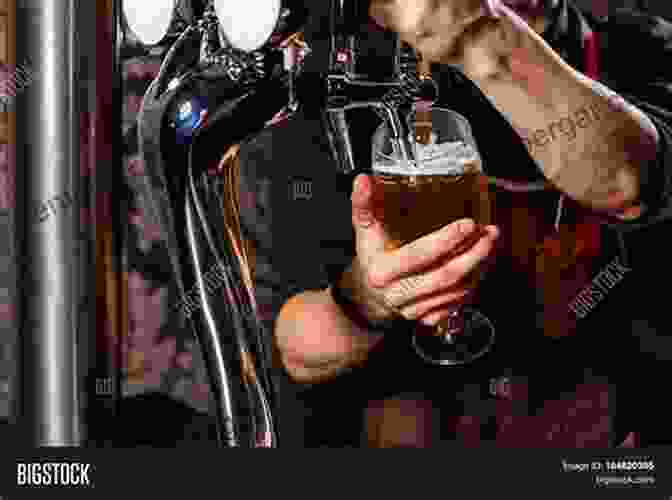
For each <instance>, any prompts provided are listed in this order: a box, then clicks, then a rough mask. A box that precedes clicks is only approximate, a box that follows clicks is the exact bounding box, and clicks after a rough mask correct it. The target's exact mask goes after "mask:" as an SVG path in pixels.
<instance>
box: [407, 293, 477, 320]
mask: <svg viewBox="0 0 672 500" xmlns="http://www.w3.org/2000/svg"><path fill="white" fill-rule="evenodd" d="M472 292H473V290H472V289H470V288H461V287H454V288H453V289H451V291H448V292H444V293H439V294H437V295H435V296H432V297H431V298H427V299H424V300H419V301H417V302H415V303H413V304H411V305H408V306H405V307H400V308H398V310H399V312H400V313H401V315H402V316H403V317H404V318H406V319H408V320H417V319H419V318H423V319H424V318H426V317H429V316H432V317H433V316H436V315H437V314H438V313H437V310H439V309H440V310H442V311H443V310H449V309H450V308H451V307H453V306H455V305H458V304H462V303H464V302H465V301H466V299H467V297H469V296H470V295H471V294H472ZM446 308H448V309H446Z"/></svg>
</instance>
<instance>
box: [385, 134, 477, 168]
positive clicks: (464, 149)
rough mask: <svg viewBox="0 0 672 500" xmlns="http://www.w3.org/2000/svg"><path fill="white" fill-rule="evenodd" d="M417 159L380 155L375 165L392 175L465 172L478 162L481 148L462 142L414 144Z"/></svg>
mask: <svg viewBox="0 0 672 500" xmlns="http://www.w3.org/2000/svg"><path fill="white" fill-rule="evenodd" d="M414 156H415V159H410V160H409V161H404V160H401V159H400V158H390V157H384V156H382V155H377V158H375V159H374V162H373V166H372V169H373V171H374V172H375V173H381V174H390V175H462V174H464V173H466V172H468V171H473V170H474V167H478V165H479V159H480V158H479V156H478V152H477V151H476V150H475V149H474V148H473V147H471V146H470V145H468V144H465V143H463V142H447V143H444V144H428V145H424V144H417V143H416V144H415V151H414Z"/></svg>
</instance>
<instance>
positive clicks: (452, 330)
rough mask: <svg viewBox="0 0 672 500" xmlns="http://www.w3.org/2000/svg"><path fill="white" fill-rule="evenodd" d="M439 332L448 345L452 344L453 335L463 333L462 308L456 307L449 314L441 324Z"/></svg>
mask: <svg viewBox="0 0 672 500" xmlns="http://www.w3.org/2000/svg"><path fill="white" fill-rule="evenodd" d="M439 330H440V332H441V335H443V337H444V339H445V341H446V342H448V343H452V342H453V340H454V339H453V336H454V335H459V334H460V333H462V332H463V331H464V316H463V315H462V306H458V307H456V308H455V309H453V310H452V311H451V312H450V315H449V316H448V317H447V318H446V319H445V320H444V321H443V322H442V323H441V326H440V327H439Z"/></svg>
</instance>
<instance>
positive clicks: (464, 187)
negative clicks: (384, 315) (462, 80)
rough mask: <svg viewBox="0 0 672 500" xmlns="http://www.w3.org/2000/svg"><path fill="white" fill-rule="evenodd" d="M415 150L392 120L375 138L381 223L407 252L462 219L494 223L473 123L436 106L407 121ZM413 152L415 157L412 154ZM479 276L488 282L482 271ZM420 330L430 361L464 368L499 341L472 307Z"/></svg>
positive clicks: (420, 344) (417, 336)
mask: <svg viewBox="0 0 672 500" xmlns="http://www.w3.org/2000/svg"><path fill="white" fill-rule="evenodd" d="M406 121H407V125H408V130H410V131H411V132H410V136H409V137H408V139H409V143H408V144H410V145H411V147H410V151H406V152H405V151H404V149H403V148H402V144H401V143H400V141H399V140H398V139H397V138H395V134H394V132H393V130H392V128H391V127H390V124H389V123H383V124H382V125H381V126H380V127H379V128H378V129H377V131H376V133H375V134H374V137H373V174H374V180H375V182H376V183H377V191H379V192H380V193H381V194H382V203H380V204H379V207H378V208H377V212H378V213H377V214H376V215H377V218H378V220H380V221H381V222H382V224H383V226H384V227H385V230H386V232H387V234H388V236H389V237H390V238H391V241H392V243H391V246H390V249H395V248H399V247H401V246H403V245H405V244H407V243H410V242H412V241H414V240H416V239H418V238H420V237H422V236H424V235H426V234H429V233H431V232H433V231H436V230H438V229H441V228H442V227H444V226H445V225H447V224H449V223H451V222H455V221H457V220H460V219H464V218H470V219H473V220H474V221H475V222H476V223H477V224H481V225H487V224H489V222H490V203H489V199H488V189H487V184H486V183H485V178H484V176H483V174H482V168H481V160H480V156H479V153H478V149H477V147H476V143H475V140H474V138H473V136H472V133H471V127H470V126H469V123H468V122H467V120H466V119H465V118H464V117H463V116H461V115H459V114H458V113H455V112H453V111H450V110H447V109H443V108H431V109H430V110H424V111H416V110H414V111H411V112H410V113H408V114H407V116H406ZM409 153H410V154H409ZM473 279H474V280H475V281H478V280H480V272H478V271H477V272H475V273H474V276H473ZM421 330H422V328H420V327H419V328H417V329H416V331H415V333H414V335H413V346H414V348H415V350H416V352H417V353H418V355H419V356H420V357H422V359H424V360H425V361H427V362H428V363H433V364H438V365H462V364H466V363H469V362H471V361H474V360H475V359H477V358H479V357H481V356H483V355H484V354H486V353H487V352H488V351H489V350H490V348H491V347H492V344H493V342H494V338H495V333H494V328H493V326H492V323H491V322H490V321H489V320H488V318H486V317H485V316H484V315H483V314H482V313H480V312H479V311H477V310H475V309H474V308H472V307H466V306H463V305H458V306H455V309H454V311H453V312H452V313H451V316H450V317H449V318H448V319H447V320H445V321H443V322H441V323H440V324H439V325H438V326H437V327H436V329H435V331H434V332H433V333H434V334H424V335H423V334H422V332H421Z"/></svg>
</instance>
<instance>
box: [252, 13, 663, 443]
mask: <svg viewBox="0 0 672 500" xmlns="http://www.w3.org/2000/svg"><path fill="white" fill-rule="evenodd" d="M554 16H555V17H554V21H553V22H552V23H551V25H550V27H549V29H548V30H547V32H546V33H545V34H544V36H545V39H546V40H547V41H548V42H549V43H550V44H551V45H552V46H553V47H554V49H555V50H556V51H557V52H558V53H560V54H561V55H562V56H563V57H564V58H565V59H566V60H567V61H568V62H569V63H570V64H571V65H572V66H574V67H575V68H577V69H578V70H580V71H585V68H584V67H583V65H584V51H583V46H582V36H583V33H584V32H585V30H586V29H591V28H592V29H593V30H595V31H597V32H598V34H599V35H600V38H599V39H600V60H601V65H600V66H601V72H600V80H601V81H602V82H603V83H604V84H605V85H607V86H608V87H609V88H611V89H612V90H614V91H616V92H618V93H619V94H621V95H622V96H623V97H624V98H626V99H627V100H628V101H629V102H631V103H633V104H635V105H636V106H638V107H639V109H641V110H642V111H644V112H645V113H646V114H647V115H648V116H649V118H650V119H651V120H652V122H653V123H654V124H655V126H656V128H657V129H658V132H659V133H660V144H659V154H658V155H657V157H656V158H655V160H652V161H650V162H648V163H646V164H644V165H642V169H643V171H642V180H643V185H642V199H643V201H644V202H645V204H646V205H647V207H648V210H647V212H646V214H645V215H644V216H643V217H642V218H640V219H638V220H637V221H634V222H614V221H610V222H606V221H600V223H599V224H596V223H595V221H594V220H593V219H591V218H590V215H589V214H587V213H586V211H583V212H582V211H581V210H580V209H579V208H578V207H576V206H569V205H568V208H567V210H566V215H564V216H563V217H565V220H564V221H563V224H566V225H567V227H571V228H573V229H572V231H574V233H571V234H577V231H579V229H577V228H583V229H586V228H588V229H586V230H588V231H589V232H590V231H593V233H591V234H592V236H591V237H590V238H587V239H586V240H585V242H586V243H585V244H584V247H587V248H583V250H582V251H581V252H579V255H578V256H577V258H576V259H574V261H573V262H572V263H571V264H570V265H569V266H568V267H567V268H565V269H564V270H562V271H558V272H559V273H560V274H558V276H556V277H555V278H553V277H549V276H548V274H549V272H550V271H548V269H551V268H553V265H554V263H553V261H552V257H549V256H547V255H546V254H544V253H543V252H541V253H540V251H539V248H540V247H539V246H538V243H539V242H543V241H544V235H547V234H550V233H549V232H548V231H547V230H546V229H545V228H548V227H552V225H553V221H554V218H555V215H556V210H557V204H558V200H559V194H558V193H557V192H556V193H554V192H542V193H531V194H520V193H517V194H513V193H506V192H502V191H498V192H495V191H496V190H494V189H493V190H492V192H493V200H494V201H493V202H494V204H495V222H496V223H497V224H498V225H500V226H501V227H502V238H501V239H502V241H503V242H504V243H502V244H503V245H505V246H506V245H509V246H511V245H514V246H515V244H516V242H517V241H518V240H519V239H520V238H523V236H522V235H525V237H528V238H530V239H532V240H534V239H536V240H537V241H536V242H533V243H531V244H530V245H528V246H527V247H524V248H525V250H524V251H523V254H522V255H521V254H518V255H515V252H514V254H512V255H508V256H507V255H504V256H503V257H502V258H498V261H497V265H496V266H495V267H494V269H492V270H491V271H489V272H488V274H487V276H486V277H485V279H484V281H483V283H482V284H481V286H480V288H479V300H478V308H479V309H480V310H481V311H482V312H484V313H485V314H486V315H487V316H488V317H489V318H490V319H491V320H492V322H493V323H494V325H495V328H496V334H497V340H496V344H495V347H494V349H493V351H492V352H491V354H489V355H488V356H486V357H485V358H482V359H481V360H479V361H477V362H475V363H473V364H471V365H468V366H465V367H458V368H452V367H451V368H444V367H433V366H430V365H427V364H425V363H423V362H422V361H421V360H420V359H419V358H418V357H417V355H416V354H415V353H414V352H413V351H412V347H411V344H410V340H409V337H408V336H407V335H404V334H403V333H402V334H400V335H387V336H386V337H385V339H384V340H383V342H382V343H381V344H380V345H379V346H378V347H377V348H376V349H375V350H374V351H373V352H372V353H371V355H370V358H369V360H368V362H367V365H366V367H364V368H361V369H357V370H355V371H353V372H352V373H349V374H346V375H343V376H341V377H339V378H338V379H337V380H335V381H333V382H330V383H326V384H320V385H319V386H315V387H312V388H305V387H301V386H299V385H297V384H293V383H292V382H291V381H289V379H288V377H287V376H286V374H284V373H283V372H282V370H281V369H279V368H278V369H277V373H276V377H275V379H276V382H277V383H278V387H279V398H278V400H279V406H280V408H279V422H280V436H281V445H283V446H307V447H313V446H335V447H340V446H358V445H359V444H360V442H361V433H362V429H363V427H362V422H363V414H362V410H363V409H364V408H365V407H366V406H367V404H368V402H369V401H371V400H375V399H382V398H385V397H389V396H394V395H398V394H402V393H409V392H410V393H420V394H422V396H423V397H425V398H428V399H431V400H432V401H433V402H434V404H435V405H436V406H437V407H438V408H440V409H441V412H442V416H444V417H451V416H459V417H464V416H467V417H470V418H468V419H465V418H461V420H460V419H458V424H456V425H454V426H453V428H452V431H451V432H448V433H446V436H447V439H452V438H453V437H455V436H457V435H459V434H460V432H461V431H460V429H462V430H463V431H465V425H466V426H468V425H469V424H468V422H476V424H475V425H477V426H479V427H480V433H481V434H480V435H481V439H482V440H487V439H496V440H497V443H498V444H501V445H504V446H560V447H562V446H567V447H571V446H605V445H613V444H615V443H618V442H621V441H622V440H623V438H624V436H625V434H626V433H628V432H630V431H639V432H642V436H643V439H644V444H646V443H648V442H653V441H655V440H656V439H659V437H656V436H658V435H662V434H664V433H665V432H669V431H667V430H666V429H665V428H664V426H663V425H662V422H663V421H664V418H663V416H662V413H661V411H660V410H661V408H659V407H658V399H659V395H658V394H657V393H656V391H655V389H654V388H653V387H654V386H652V385H651V384H652V383H655V380H656V377H658V373H662V368H663V366H664V365H665V361H666V360H669V359H670V357H671V356H670V354H669V352H668V353H667V359H666V358H665V350H664V349H663V347H664V345H665V342H664V341H665V340H666V339H665V338H664V335H666V332H667V329H666V328H663V326H664V325H663V324H662V323H658V324H657V323H656V313H658V317H660V316H662V315H661V314H660V313H659V312H658V311H659V310H660V307H658V306H660V305H662V304H660V301H659V300H657V299H656V292H655V291H654V288H653V287H652V286H651V285H652V279H654V276H655V280H660V284H661V286H665V284H666V283H667V281H665V276H667V275H669V274H670V273H669V270H668V266H667V265H665V260H664V257H665V251H664V248H663V245H664V243H663V240H661V239H660V235H661V234H664V232H665V231H666V230H667V227H668V226H667V225H666V221H667V220H668V219H669V216H670V214H671V211H670V172H671V167H672V150H671V149H670V148H671V147H672V85H671V84H670V82H672V66H670V65H669V64H668V61H670V60H672V26H671V25H670V24H668V23H666V22H665V21H663V20H662V19H660V18H652V17H649V16H644V15H641V14H638V13H634V12H629V11H622V12H618V13H616V14H615V15H613V16H611V17H609V18H608V19H607V20H596V19H594V18H593V17H592V16H590V15H588V14H582V13H580V12H579V11H578V10H577V9H576V8H574V7H573V6H572V5H571V4H569V3H566V2H564V1H563V2H560V5H559V7H558V9H557V11H556V12H555V14H554ZM626 54H627V55H626ZM436 70H437V71H436V75H437V78H438V80H439V83H440V88H441V100H440V102H439V103H438V104H439V105H440V106H443V107H446V108H448V109H452V110H455V111H457V112H458V113H460V114H462V115H463V116H464V117H466V118H467V119H468V120H469V122H470V124H471V127H472V130H473V133H474V135H475V138H476V141H477V143H478V147H479V151H480V153H481V157H482V160H483V168H484V170H485V172H486V174H487V175H489V176H496V177H501V178H507V179H513V180H519V181H520V180H524V181H533V180H535V179H537V180H538V179H541V178H542V177H541V173H540V172H539V171H538V169H537V167H536V166H535V165H534V162H533V161H532V159H531V157H530V156H529V154H528V152H527V150H526V149H525V146H524V145H523V142H522V140H521V139H520V137H519V136H518V135H517V134H516V132H515V131H514V130H513V129H512V128H511V127H510V126H509V124H508V122H507V121H506V120H505V119H504V117H503V116H502V115H501V114H500V113H499V112H498V111H497V110H496V109H495V108H494V107H493V106H492V105H491V104H490V103H489V101H488V100H487V99H486V98H485V96H484V95H483V94H482V93H481V92H480V90H479V89H478V88H477V87H476V86H475V85H474V84H473V83H471V82H470V81H469V80H468V79H466V78H465V77H464V76H463V75H462V74H461V73H459V72H458V71H456V70H454V69H451V68H447V67H438V68H436ZM350 119H351V123H353V127H354V130H353V135H354V136H355V138H356V140H355V142H356V144H355V149H356V151H355V152H356V154H357V159H358V161H359V164H360V165H362V171H366V168H367V166H368V165H367V163H369V162H370V160H369V157H368V156H369V155H370V153H369V151H370V149H369V148H370V137H371V133H372V132H373V130H374V129H375V127H376V126H377V124H378V122H377V120H376V119H375V118H373V117H372V116H370V115H367V114H366V112H361V113H353V114H352V115H351V116H350ZM579 133H580V132H579ZM241 176H242V178H241V190H242V192H243V193H247V194H245V195H244V196H243V206H242V207H241V218H242V223H243V229H244V234H245V236H246V237H248V238H251V239H252V240H253V241H254V242H255V245H256V247H257V249H256V274H255V286H256V291H257V299H258V301H259V304H260V308H261V310H262V314H263V316H264V323H265V326H266V327H267V328H266V330H267V332H268V333H269V335H270V334H271V332H273V330H274V326H275V320H276V318H277V315H278V312H279V310H280V308H281V307H282V305H283V304H284V303H285V302H286V301H287V300H288V299H289V298H290V297H292V296H293V295H296V294H298V293H301V292H304V291H306V290H319V289H324V288H326V287H327V286H328V284H329V282H330V281H331V280H332V279H334V277H335V275H336V273H337V272H338V271H339V270H340V269H342V268H343V267H344V266H346V265H347V264H349V263H350V261H351V260H352V258H353V256H354V254H355V251H354V239H353V237H354V234H353V230H352V225H351V211H350V199H349V197H350V193H351V190H352V176H345V175H341V174H338V173H337V169H336V166H335V163H334V161H333V159H332V156H331V152H330V149H329V145H328V142H327V139H326V136H325V133H324V129H323V127H322V124H321V121H320V120H319V118H317V117H314V116H312V115H309V114H305V113H299V114H297V115H296V116H294V117H293V118H291V119H290V120H288V121H285V122H282V123H280V124H277V125H275V126H273V127H271V128H269V129H267V130H265V131H264V132H263V133H262V134H260V135H259V136H257V137H256V138H254V140H252V141H250V142H249V143H247V144H246V145H245V146H244V147H243V149H242V173H241ZM568 203H569V202H568ZM570 205H571V203H570ZM584 221H588V222H586V223H584V224H583V225H580V224H579V223H582V222H584ZM591 221H592V222H591ZM577 224H579V225H578V226H577ZM551 239H552V238H551ZM575 239H576V238H575ZM652 242H657V243H656V244H655V245H652V244H651V243H652ZM535 244H537V246H535ZM512 248H513V247H512ZM539 259H541V260H539ZM544 263H546V269H547V271H544V270H543V269H542V267H543V266H544ZM556 264H557V263H556ZM609 266H611V267H609ZM614 266H615V268H614ZM556 267H557V265H556ZM607 268H610V269H612V271H613V269H619V270H620V271H618V272H617V273H616V274H615V275H614V274H613V273H612V274H611V280H612V283H614V282H615V281H618V283H617V284H614V285H609V287H608V290H607V289H606V288H604V286H603V287H602V288H600V286H598V285H596V282H595V281H594V280H595V279H596V278H597V277H598V275H600V273H601V272H603V271H604V270H605V269H607ZM619 273H620V274H619ZM654 273H655V274H654ZM614 276H617V278H614ZM553 279H555V282H554V281H553ZM614 280H615V281H614ZM598 281H599V280H598ZM553 283H555V284H553ZM596 290H597V291H596ZM600 290H601V291H600ZM582 292H583V295H581V296H582V299H581V300H579V303H580V304H583V305H582V306H581V305H577V304H578V303H577V302H573V304H574V305H573V307H574V309H575V310H577V311H583V312H579V313H574V312H572V310H571V309H570V308H569V304H570V303H572V300H574V299H575V298H576V297H577V296H578V295H580V294H581V293H582ZM544 293H546V294H547V296H546V297H544V296H543V294H544ZM549 294H550V295H549ZM553 294H555V295H553ZM556 296H557V297H556ZM573 298H574V299H573ZM556 299H557V300H556ZM558 304H562V307H561V308H558V307H554V305H555V306H557V305H558ZM581 307H583V309H581ZM586 311H588V312H587V314H585V316H584V313H586ZM572 315H574V316H572ZM556 316H557V317H556ZM558 322H561V323H558ZM562 322H566V324H565V323H562ZM558 324H562V326H561V328H562V329H565V330H566V331H571V332H572V335H569V336H566V337H562V338H555V337H553V336H552V335H549V333H548V332H549V329H553V327H554V326H555V327H557V325H558ZM668 339H669V337H668ZM268 341H269V343H270V342H272V339H271V338H269V339H268ZM668 343H669V342H668ZM668 351H669V349H668ZM502 377H507V378H508V380H509V381H510V382H511V384H510V386H509V387H510V390H508V391H504V392H505V394H502V392H501V391H494V393H493V392H491V390H490V389H491V388H492V387H493V384H492V381H493V380H500V381H501V380H503V379H502ZM660 406H661V407H663V406H664V405H660ZM448 420H449V419H448V418H446V421H448ZM460 422H461V423H460ZM556 424H557V425H556ZM460 426H461V427H460ZM652 429H657V432H658V431H659V434H656V433H653V434H652V433H651V432H652ZM647 430H648V431H649V434H647V433H646V432H644V431H647ZM465 432H466V431H465ZM647 436H649V437H647Z"/></svg>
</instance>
